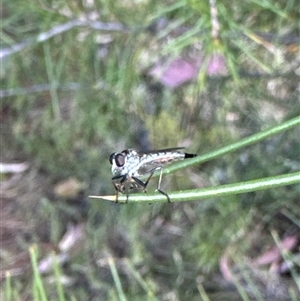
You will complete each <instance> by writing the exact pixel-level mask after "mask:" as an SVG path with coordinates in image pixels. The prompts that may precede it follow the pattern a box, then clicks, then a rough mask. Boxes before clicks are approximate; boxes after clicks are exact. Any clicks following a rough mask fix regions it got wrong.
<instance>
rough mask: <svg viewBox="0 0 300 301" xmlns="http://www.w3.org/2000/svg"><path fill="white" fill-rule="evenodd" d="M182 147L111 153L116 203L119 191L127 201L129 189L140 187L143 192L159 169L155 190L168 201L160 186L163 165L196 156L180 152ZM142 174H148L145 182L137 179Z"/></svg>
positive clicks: (127, 150) (110, 159)
mask: <svg viewBox="0 0 300 301" xmlns="http://www.w3.org/2000/svg"><path fill="white" fill-rule="evenodd" d="M183 148H184V147H177V148H168V149H161V150H157V151H151V152H147V153H139V152H137V151H135V150H134V149H126V150H123V151H122V152H120V153H112V154H111V155H110V157H109V162H110V164H111V165H112V167H111V171H112V174H113V177H112V181H113V184H114V186H115V189H116V203H117V202H118V195H119V193H126V203H127V202H128V196H129V192H130V190H132V189H142V190H143V191H144V192H145V191H146V188H147V185H148V183H149V181H150V179H151V177H152V175H153V174H154V172H155V171H160V176H159V180H158V185H157V191H158V192H160V193H161V194H163V195H164V196H166V198H167V200H168V202H169V203H170V202H171V201H170V198H169V196H168V194H167V193H166V192H164V191H163V190H161V188H160V185H161V178H162V170H163V167H164V165H165V164H169V163H173V162H175V161H178V160H184V159H188V158H193V157H196V156H197V155H195V154H187V153H183V152H180V151H179V150H181V149H183ZM144 175H149V176H148V178H147V180H146V181H145V182H143V181H142V180H140V179H139V177H141V176H144Z"/></svg>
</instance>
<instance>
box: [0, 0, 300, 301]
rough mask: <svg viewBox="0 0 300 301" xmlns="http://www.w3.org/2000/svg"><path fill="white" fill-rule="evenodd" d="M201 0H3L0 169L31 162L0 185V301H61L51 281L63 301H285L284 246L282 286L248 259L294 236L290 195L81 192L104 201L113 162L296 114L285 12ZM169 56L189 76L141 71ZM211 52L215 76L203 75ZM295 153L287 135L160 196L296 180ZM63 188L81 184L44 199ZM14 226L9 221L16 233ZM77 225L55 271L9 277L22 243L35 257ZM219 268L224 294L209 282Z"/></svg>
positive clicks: (289, 293)
mask: <svg viewBox="0 0 300 301" xmlns="http://www.w3.org/2000/svg"><path fill="white" fill-rule="evenodd" d="M214 3H215V2H214V1H191V0H182V1H167V2H166V1H149V0H141V1H127V0H126V1H102V0H93V1H79V0H78V1H77V0H67V1H60V0H53V1H45V0H39V1H37V0H31V1H21V0H14V1H8V0H4V1H3V2H2V5H1V8H0V9H1V15H2V18H1V25H2V26H1V27H2V30H1V36H0V38H1V49H2V52H1V53H2V55H3V57H2V62H1V74H0V75H1V133H0V134H1V161H2V162H7V163H12V162H23V161H26V162H28V163H29V165H30V167H29V169H28V170H27V171H26V172H25V173H23V174H22V176H21V178H19V179H17V180H14V181H13V182H12V184H10V186H9V188H6V189H4V188H5V187H7V186H5V187H4V186H3V197H4V199H7V198H8V199H9V200H10V202H9V205H8V206H10V207H9V208H10V211H9V212H10V215H9V217H8V218H7V220H5V221H4V222H3V224H5V225H8V226H7V227H6V228H5V229H8V230H9V231H11V232H9V237H10V238H11V237H14V239H13V242H11V243H10V244H8V245H4V244H3V252H2V253H3V255H2V257H1V261H2V264H1V265H2V267H3V268H2V269H3V271H5V270H11V271H12V272H11V274H12V276H11V278H9V282H6V284H7V285H6V287H2V291H3V294H4V293H6V297H7V300H43V299H42V297H41V295H39V294H41V293H40V292H41V291H43V290H44V289H45V294H46V296H47V297H44V298H46V299H47V300H63V297H62V292H61V287H60V285H59V284H58V283H60V282H61V283H63V284H64V286H63V294H64V297H65V298H66V300H141V299H142V298H144V299H145V298H147V300H189V301H192V300H199V299H200V298H202V299H203V300H205V294H204V292H206V293H207V296H208V298H209V299H208V300H226V298H229V299H230V300H241V299H242V300H267V299H268V298H271V299H272V300H275V299H276V298H277V300H284V298H286V300H297V294H298V296H299V271H298V270H299V266H300V264H299V259H298V260H297V259H296V256H295V255H293V253H292V252H288V255H287V256H289V259H290V260H291V261H293V262H294V263H295V266H296V268H295V271H294V270H293V271H292V273H291V275H289V276H288V277H289V278H288V277H286V278H288V279H289V281H288V280H287V279H286V278H285V279H284V281H283V280H282V276H280V275H275V276H274V279H273V278H272V277H271V276H269V277H265V269H264V270H263V271H262V270H261V269H260V268H257V267H254V266H251V265H250V264H249V263H248V262H249V260H248V259H249V258H252V259H255V258H257V257H258V256H259V255H261V254H263V253H264V251H265V250H266V249H268V248H271V247H272V246H275V245H276V239H275V238H274V237H275V236H274V233H276V235H278V237H279V239H282V238H283V237H286V236H288V235H293V234H294V233H299V227H300V206H299V186H297V185H294V186H289V187H282V188H276V189H274V190H268V191H260V192H255V193H248V194H245V195H237V196H230V197H224V198H222V199H215V200H199V202H187V203H182V204H180V203H178V204H170V205H168V204H153V205H149V206H148V205H146V206H145V205H142V204H130V201H129V204H128V205H127V206H121V205H118V204H109V203H105V202H102V201H99V202H96V201H90V200H88V198H87V196H88V195H97V194H98V195H99V194H100V195H104V194H112V193H114V189H113V185H112V184H111V172H110V166H109V162H108V157H109V155H110V153H112V152H115V151H121V150H123V149H125V148H129V147H130V148H131V147H132V148H136V149H140V150H146V149H156V148H166V147H175V146H181V145H183V146H188V152H196V153H198V154H203V153H207V152H210V151H213V150H215V149H218V148H220V147H221V146H224V145H228V144H230V143H233V142H236V141H238V140H239V139H242V138H244V137H247V136H249V135H252V134H254V133H257V132H260V131H262V130H264V129H267V128H269V127H272V126H274V125H275V124H277V123H281V122H283V121H285V120H288V119H291V118H293V117H296V116H298V115H299V70H300V60H299V8H300V7H299V2H298V1H292V0H289V1H271V0H263V1H256V0H251V1H243V2H240V1H217V2H216V4H214ZM214 5H216V6H215V7H214ZM213 9H215V11H217V17H216V18H217V23H218V24H219V30H217V36H212V29H213V28H212V24H213V22H212V17H211V12H212V10H213ZM66 24H68V26H67V27H65V26H66ZM108 26H109V29H108ZM215 29H216V28H215ZM16 45H17V46H19V50H16V51H13V47H16ZM5 51H6V52H5ZM5 53H7V55H6V56H4V54H5ZM178 57H181V58H184V59H185V60H187V61H189V60H192V59H194V60H195V61H196V62H197V63H199V66H198V67H199V73H198V75H197V76H196V77H194V78H193V80H190V81H188V82H186V83H184V84H183V85H180V86H178V87H175V88H170V87H167V86H165V85H164V84H163V83H162V82H161V81H159V80H156V79H155V78H154V77H153V76H151V70H152V68H153V67H154V66H157V65H159V66H165V64H167V63H170V62H172V61H173V60H174V59H176V58H178ZM214 57H220V58H221V60H220V61H219V63H218V64H217V67H218V68H219V69H222V70H223V71H221V72H219V73H216V74H210V73H209V72H208V69H209V67H210V62H211V59H212V58H214ZM224 68H225V72H224ZM299 151H300V148H299V127H298V128H295V129H292V130H289V131H287V132H285V133H283V134H280V135H277V136H274V137H272V138H270V139H266V140H264V141H262V142H260V143H257V144H256V145H252V146H249V147H247V148H245V149H243V150H242V151H238V152H234V153H230V154H227V155H225V156H224V157H222V158H218V159H215V160H213V161H211V162H207V163H205V164H203V165H202V166H199V167H196V168H194V169H188V170H186V171H185V170H184V171H180V172H178V173H175V174H172V175H166V176H164V178H163V186H164V189H165V190H166V191H172V190H184V189H187V188H192V187H197V188H200V187H206V186H213V185H220V184H226V183H234V182H241V181H247V180H251V179H258V178H263V177H268V176H275V175H280V174H284V173H289V172H295V171H296V170H299ZM70 178H74V179H76V180H77V181H78V183H81V184H79V186H80V185H81V186H80V187H82V189H79V190H80V191H79V192H78V194H77V195H75V196H72V197H69V196H65V195H63V194H62V195H60V194H58V193H55V191H56V190H55V189H56V188H57V185H58V183H62V181H65V180H68V179H70ZM4 180H7V181H8V180H9V176H7V178H5V179H4ZM155 184H156V183H155V180H154V181H153V183H151V185H149V189H148V191H149V192H153V191H154V190H155ZM76 189H77V188H76ZM76 189H75V190H76ZM3 204H4V203H3ZM5 204H6V203H5ZM2 208H4V205H1V210H2ZM3 212H4V211H3ZM5 217H6V215H5ZM1 218H3V219H4V217H2V216H1ZM13 221H18V223H20V224H21V225H22V227H20V229H19V231H17V232H14V231H15V230H14V229H15V228H14V227H13V225H14V223H13ZM80 223H83V224H84V243H82V244H79V245H78V246H77V247H76V251H77V252H74V254H72V255H70V258H69V260H68V261H67V262H66V263H64V264H62V266H61V267H60V268H58V266H57V265H56V267H54V270H53V271H52V270H51V271H48V272H47V273H45V274H44V275H42V276H41V278H39V275H38V274H36V273H35V274H34V275H33V276H32V275H31V274H30V273H28V272H27V271H28V269H29V268H28V266H26V269H24V268H23V265H22V269H21V268H20V269H21V270H22V272H21V273H20V274H17V275H15V274H14V273H13V271H14V269H11V267H12V266H13V267H18V265H17V263H18V262H20V256H21V255H20V254H26V253H27V252H28V248H29V246H31V245H32V244H33V243H36V244H37V245H38V247H39V248H40V249H41V250H42V251H44V252H45V253H46V254H47V252H46V251H45V250H44V249H45V248H46V249H47V250H48V247H49V246H51V248H54V249H57V247H58V245H59V243H60V241H61V239H62V237H63V236H64V234H65V233H66V232H67V230H68V228H69V226H70V225H78V224H80ZM18 225H19V224H18ZM5 233H6V232H5ZM3 237H4V236H3ZM3 239H4V238H3ZM277 243H278V241H277ZM298 246H299V241H298ZM22 252H23V253H22ZM24 256H25V255H24ZM43 256H45V254H44V253H43V252H41V253H40V258H43ZM293 256H294V257H293ZM26 258H27V257H26ZM224 258H229V259H228V260H229V262H230V267H231V268H232V272H233V273H234V275H235V276H236V281H235V282H234V284H235V285H232V283H228V282H226V281H225V280H224V278H222V276H221V275H220V266H221V264H220V261H221V259H224ZM17 259H18V260H19V261H18V260H17ZM22 262H24V261H22ZM27 262H29V265H30V260H29V259H28V258H27ZM32 266H34V264H32ZM297 267H298V270H297ZM55 269H56V270H55ZM4 274H5V273H4ZM28 275H29V276H28ZM2 276H3V275H2ZM223 276H224V275H223ZM264 277H265V278H264ZM276 277H281V278H276ZM53 279H55V280H54V281H53ZM262 279H264V281H263V280H262ZM266 279H267V280H266ZM278 279H280V283H281V285H278V290H276V289H275V288H276V285H275V284H276V283H277V282H278V281H279V280H278ZM281 280H282V281H281ZM266 281H269V282H268V283H267V284H266ZM272 281H273V282H272ZM276 281H277V282H276ZM274 283H275V284H274ZM297 283H298V284H297ZM272 285H273V286H275V288H274V290H273V291H268V289H267V288H268V287H272ZM43 286H44V287H43ZM39 290H40V292H38V291H39ZM279 290H280V292H279ZM282 292H283V294H284V297H283V296H282ZM42 294H43V293H42ZM293 296H294V297H293ZM295 296H296V297H295ZM8 297H9V298H8ZM293 298H294V299H293Z"/></svg>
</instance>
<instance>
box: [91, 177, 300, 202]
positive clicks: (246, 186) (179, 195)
mask: <svg viewBox="0 0 300 301" xmlns="http://www.w3.org/2000/svg"><path fill="white" fill-rule="evenodd" d="M297 183H300V171H298V172H295V173H290V174H284V175H279V176H275V177H268V178H262V179H258V180H252V181H246V182H239V183H234V184H227V185H222V186H217V187H208V188H201V189H193V190H185V191H177V192H172V193H168V195H169V197H170V199H171V202H187V201H199V200H200V199H207V198H213V197H222V196H228V195H235V194H240V193H247V192H252V191H259V190H265V189H270V188H276V187H281V186H285V185H292V184H297ZM90 198H92V199H99V198H100V199H106V198H105V196H101V197H100V196H90ZM107 199H109V200H112V199H111V197H110V196H109V197H108V198H107ZM118 201H119V202H120V203H125V202H126V196H125V195H122V196H119V198H118ZM166 201H167V199H166V197H165V196H164V195H162V194H152V195H150V194H145V193H143V194H131V195H130V196H129V200H128V202H129V203H134V202H137V203H141V202H146V203H163V202H166Z"/></svg>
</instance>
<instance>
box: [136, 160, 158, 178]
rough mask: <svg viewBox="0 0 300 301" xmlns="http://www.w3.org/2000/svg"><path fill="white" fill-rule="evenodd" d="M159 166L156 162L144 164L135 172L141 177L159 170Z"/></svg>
mask: <svg viewBox="0 0 300 301" xmlns="http://www.w3.org/2000/svg"><path fill="white" fill-rule="evenodd" d="M161 166H162V164H159V163H157V162H151V163H146V164H144V165H142V166H141V167H140V168H139V169H138V171H137V172H138V174H139V175H140V176H143V175H147V174H149V173H151V172H153V171H155V169H156V168H159V167H161Z"/></svg>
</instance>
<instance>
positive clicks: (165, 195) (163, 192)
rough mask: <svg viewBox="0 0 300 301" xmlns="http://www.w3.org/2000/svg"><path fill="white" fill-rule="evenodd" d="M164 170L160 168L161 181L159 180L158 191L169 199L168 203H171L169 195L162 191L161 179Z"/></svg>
mask: <svg viewBox="0 0 300 301" xmlns="http://www.w3.org/2000/svg"><path fill="white" fill-rule="evenodd" d="M162 170H163V169H162V167H160V175H159V180H158V185H157V191H158V192H159V193H161V194H163V195H164V196H165V197H166V198H167V200H168V203H171V200H170V197H169V195H168V194H167V193H166V192H164V191H163V190H161V189H160V184H161V178H162Z"/></svg>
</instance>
